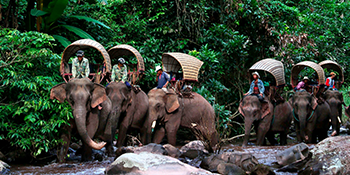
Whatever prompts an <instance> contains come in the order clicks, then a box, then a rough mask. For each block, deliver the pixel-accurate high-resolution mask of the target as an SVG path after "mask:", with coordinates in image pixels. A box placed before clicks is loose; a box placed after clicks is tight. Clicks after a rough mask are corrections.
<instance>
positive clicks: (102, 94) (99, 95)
mask: <svg viewBox="0 0 350 175" xmlns="http://www.w3.org/2000/svg"><path fill="white" fill-rule="evenodd" d="M105 100H107V94H106V89H105V87H104V86H102V85H100V84H96V83H94V89H93V91H92V98H91V107H92V108H96V106H97V105H99V104H101V103H102V102H104V101H105Z"/></svg>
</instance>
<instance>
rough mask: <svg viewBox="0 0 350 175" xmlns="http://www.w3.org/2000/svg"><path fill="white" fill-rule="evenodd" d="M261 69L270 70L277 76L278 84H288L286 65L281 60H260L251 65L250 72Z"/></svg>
mask: <svg viewBox="0 0 350 175" xmlns="http://www.w3.org/2000/svg"><path fill="white" fill-rule="evenodd" d="M259 70H262V71H266V72H269V73H270V74H271V75H272V76H273V77H275V81H276V86H281V85H284V84H286V80H285V75H284V66H283V63H282V62H281V61H278V60H275V59H271V58H267V59H263V60H260V61H258V62H256V63H255V64H254V65H253V66H252V67H250V69H249V72H250V73H251V72H253V71H259Z"/></svg>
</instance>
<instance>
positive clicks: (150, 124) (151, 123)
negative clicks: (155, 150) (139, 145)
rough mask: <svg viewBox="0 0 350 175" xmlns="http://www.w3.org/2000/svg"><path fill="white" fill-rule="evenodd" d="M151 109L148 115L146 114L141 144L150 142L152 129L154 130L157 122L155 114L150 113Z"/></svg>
mask: <svg viewBox="0 0 350 175" xmlns="http://www.w3.org/2000/svg"><path fill="white" fill-rule="evenodd" d="M152 111H153V110H152V109H149V110H148V114H147V118H146V120H145V124H144V129H145V132H146V133H145V134H144V137H143V139H142V140H143V142H145V143H144V144H148V143H151V141H152V129H154V127H155V124H156V123H155V122H157V118H156V117H155V116H156V113H155V112H152Z"/></svg>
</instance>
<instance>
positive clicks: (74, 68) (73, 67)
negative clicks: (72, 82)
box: [72, 60, 77, 78]
mask: <svg viewBox="0 0 350 175" xmlns="http://www.w3.org/2000/svg"><path fill="white" fill-rule="evenodd" d="M72 76H73V78H75V77H76V76H77V68H76V65H75V61H74V60H73V62H72Z"/></svg>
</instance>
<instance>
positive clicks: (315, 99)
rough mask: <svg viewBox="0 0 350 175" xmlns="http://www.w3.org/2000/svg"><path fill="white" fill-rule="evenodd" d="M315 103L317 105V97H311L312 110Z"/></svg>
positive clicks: (314, 107)
mask: <svg viewBox="0 0 350 175" xmlns="http://www.w3.org/2000/svg"><path fill="white" fill-rule="evenodd" d="M317 105H318V102H317V98H316V97H312V98H311V108H312V110H315V109H316V107H317Z"/></svg>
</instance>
